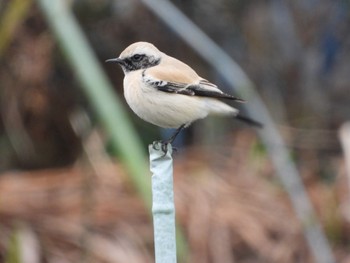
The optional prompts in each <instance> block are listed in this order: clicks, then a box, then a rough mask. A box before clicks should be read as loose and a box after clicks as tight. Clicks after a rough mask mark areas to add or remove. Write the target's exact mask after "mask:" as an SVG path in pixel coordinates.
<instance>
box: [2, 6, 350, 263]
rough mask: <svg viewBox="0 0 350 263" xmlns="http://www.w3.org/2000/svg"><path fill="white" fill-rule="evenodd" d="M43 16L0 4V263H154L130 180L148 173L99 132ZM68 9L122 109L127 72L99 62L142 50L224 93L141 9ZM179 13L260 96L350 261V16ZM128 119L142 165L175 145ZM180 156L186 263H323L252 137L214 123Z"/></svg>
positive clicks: (330, 234)
mask: <svg viewBox="0 0 350 263" xmlns="http://www.w3.org/2000/svg"><path fill="white" fill-rule="evenodd" d="M39 2H40V1H29V0H2V1H1V2H0V107H1V108H0V114H1V115H0V132H1V137H0V156H1V158H0V171H1V174H0V262H128V263H133V262H138V263H140V262H153V261H154V259H153V228H152V221H151V219H150V218H149V215H148V213H149V211H148V208H147V204H146V205H145V202H144V200H143V199H144V198H146V199H147V197H145V194H141V196H140V195H138V194H137V193H138V192H139V191H141V192H142V191H144V192H147V190H141V187H140V186H139V185H137V184H136V187H135V184H133V183H132V182H135V180H130V179H129V176H128V175H130V174H132V173H140V171H143V169H144V167H145V166H142V165H141V164H139V163H140V162H137V163H132V160H131V159H132V154H131V157H130V155H129V157H125V151H126V150H121V149H123V147H120V148H119V147H118V146H120V145H121V144H120V143H119V144H118V143H114V141H113V139H112V138H111V137H110V136H109V131H108V127H107V129H106V128H105V125H101V124H104V123H105V121H104V120H102V117H101V114H99V113H98V112H97V111H96V107H95V106H94V102H93V99H92V96H91V95H87V94H86V91H84V90H83V89H82V84H81V80H79V78H80V77H79V74H80V73H79V72H77V71H76V70H74V69H73V68H72V66H71V64H70V63H71V62H70V60H69V58H67V50H66V49H64V48H63V49H62V46H61V44H59V43H58V41H57V37H56V36H55V34H54V33H53V31H52V29H51V27H50V26H49V23H48V20H47V18H46V16H45V15H44V13H43V9H41V8H40V6H39ZM63 2H64V3H65V5H67V8H69V9H70V10H72V11H73V13H74V15H75V17H76V19H77V20H78V22H79V25H80V26H81V27H82V29H83V31H84V34H85V36H86V37H87V42H88V44H89V45H90V46H91V47H92V49H93V50H92V52H93V53H94V55H96V56H97V58H98V60H99V61H98V62H99V64H100V66H101V67H103V69H104V72H105V73H106V74H107V75H108V78H109V79H110V81H112V83H113V84H114V85H113V87H114V94H116V95H118V96H120V97H121V99H120V101H121V102H122V103H123V104H124V105H125V101H124V99H123V98H122V93H123V90H122V79H123V73H122V71H121V70H120V69H119V68H118V67H117V66H114V65H105V63H104V61H105V60H106V59H108V58H112V57H116V56H118V55H119V53H120V52H121V51H122V50H123V49H124V48H125V47H126V46H128V45H129V44H130V43H132V42H135V41H140V40H142V41H148V42H152V43H154V44H155V45H156V46H157V47H158V48H159V49H160V50H162V51H164V52H166V53H168V54H170V55H172V56H174V57H177V58H179V59H181V60H183V61H185V62H187V63H188V64H190V65H192V67H193V68H195V69H196V70H197V71H198V72H199V73H200V75H201V76H203V77H205V78H207V79H209V80H211V81H212V82H214V83H217V84H219V85H220V86H221V87H222V89H224V90H225V89H228V87H226V84H225V82H224V81H223V80H222V78H221V77H220V76H219V74H218V73H217V72H216V71H215V70H214V69H213V68H211V67H210V66H208V64H207V63H205V62H204V61H203V60H202V59H201V58H200V57H199V56H198V54H196V53H195V52H194V51H193V50H192V49H191V48H190V47H189V46H187V45H186V44H185V43H184V42H183V41H182V40H181V39H180V38H179V37H178V36H177V35H175V33H174V32H173V31H172V30H170V29H169V28H168V27H167V26H166V25H165V24H163V22H161V21H160V20H159V19H158V18H157V17H155V16H154V14H152V13H151V12H150V11H149V10H148V9H147V8H146V7H145V6H144V5H143V4H142V3H141V2H140V1H138V0H71V1H63ZM172 2H173V3H174V4H175V5H176V6H177V7H178V8H179V9H180V10H181V11H182V12H184V13H185V14H186V15H187V16H188V17H189V18H191V19H192V21H193V22H194V23H195V24H197V25H198V26H199V27H200V28H201V29H202V30H204V31H205V32H206V33H207V34H208V35H209V36H210V37H211V38H212V39H213V40H214V41H215V42H216V43H217V44H219V45H220V46H221V47H223V48H224V50H225V51H226V52H227V53H228V54H230V56H232V58H233V59H235V61H236V62H237V63H238V64H239V65H240V66H241V67H242V68H243V69H244V71H245V72H246V73H247V75H248V76H249V78H250V79H251V80H252V81H253V82H254V83H255V85H256V87H257V89H258V92H259V94H260V95H261V97H262V98H263V100H264V102H265V103H266V105H267V107H268V108H269V110H270V112H271V114H272V116H273V118H274V120H275V122H276V123H277V125H278V128H279V130H280V132H281V133H282V135H283V137H284V139H285V140H286V142H287V145H288V149H289V150H290V154H291V156H292V158H293V160H294V161H295V163H296V165H297V167H298V169H299V171H300V174H301V176H302V179H303V181H304V183H305V186H306V188H307V191H308V193H309V195H310V197H311V200H312V203H313V205H314V206H315V208H316V212H317V216H318V217H319V219H320V221H321V223H322V226H323V229H324V231H325V233H326V236H327V238H328V239H329V241H330V244H331V247H332V250H333V253H334V255H335V257H336V259H337V261H338V262H350V249H349V243H350V240H349V239H350V235H349V234H350V233H349V232H350V228H349V226H350V225H349V220H350V219H349V218H350V212H349V189H348V182H347V177H346V173H347V172H348V173H349V172H350V171H346V169H345V157H344V154H343V152H342V148H341V144H340V140H339V136H338V132H339V128H340V127H341V125H342V124H343V123H345V122H346V121H347V120H348V119H349V116H350V107H349V103H350V93H349V91H350V45H349V43H350V27H349V25H350V2H349V1H344V0H342V1H341V0H336V1H330V0H328V1H321V0H307V1H306V0H304V1H303V0H297V1H284V2H282V1H273V0H270V1H252V0H249V1H242V0H241V1H239V0H201V1H199V0H187V1H182V0H173V1H172ZM67 30H68V29H67ZM208 52H210V51H208ZM83 61H84V60H83V59H82V63H83ZM97 89H98V87H97ZM248 104H249V101H248ZM235 106H238V105H235ZM126 110H127V117H128V119H129V120H130V122H131V123H132V124H131V125H130V129H132V128H133V127H134V128H135V131H136V134H137V135H138V137H139V138H140V140H141V142H142V146H141V147H140V149H137V150H135V152H134V153H133V154H137V155H138V156H141V157H137V158H136V157H135V159H137V160H138V159H139V158H142V157H143V158H144V162H146V161H147V156H146V155H145V153H146V147H147V145H148V144H149V143H151V142H152V141H153V140H156V139H159V138H160V137H161V136H164V134H165V133H166V131H160V130H159V129H158V128H156V127H153V126H151V125H150V124H147V123H145V122H143V121H142V120H140V119H138V118H137V117H135V115H134V114H133V113H132V112H131V111H130V110H129V109H126ZM120 111H122V108H120ZM109 117H112V118H113V116H109ZM119 121H120V120H119V119H116V123H118V125H121V124H120V123H121V122H119ZM125 125H126V126H127V127H129V124H125ZM111 129H112V128H111ZM204 131H205V132H204ZM138 137H137V139H135V140H138ZM129 138H130V137H129ZM126 144H127V145H128V144H130V145H132V144H134V142H130V141H126ZM177 144H178V145H177V146H178V147H179V152H178V154H176V155H175V162H174V165H175V172H174V177H175V199H176V209H177V219H178V222H179V224H180V225H181V226H182V227H183V232H184V235H185V237H186V240H187V243H188V257H187V262H193V263H196V262H198V263H199V262H200V263H205V262H208V263H225V262H227V263H229V262H242V263H243V262H245V263H248V262H286V263H288V262H314V259H313V257H312V255H311V253H310V251H309V249H308V247H307V246H306V241H305V240H304V237H303V233H302V227H301V223H300V222H298V220H297V218H296V216H295V213H294V211H293V209H292V206H291V204H290V201H289V199H288V196H287V195H286V193H285V192H284V190H283V188H282V187H281V184H280V182H279V181H278V180H277V178H276V176H275V171H274V169H273V168H272V165H271V162H270V159H269V158H268V156H267V154H266V152H265V150H264V147H263V146H262V144H261V143H260V141H259V139H258V137H257V135H256V134H255V131H254V130H253V129H251V128H249V127H247V126H244V125H242V124H240V123H237V122H232V123H229V122H228V121H227V119H222V118H215V119H213V118H209V119H208V120H203V121H198V122H197V123H195V124H193V125H192V126H191V128H189V129H187V130H186V131H185V132H184V133H183V135H182V137H181V138H180V139H179V140H178V141H177ZM136 146H137V145H136ZM137 165H141V168H140V169H138V170H137V169H136V168H135V170H133V167H134V166H137ZM146 168H147V167H146ZM148 176H149V172H148V170H147V169H144V179H143V180H145V181H147V182H148V180H150V178H149V177H148ZM147 182H142V183H143V184H147ZM146 203H147V202H146Z"/></svg>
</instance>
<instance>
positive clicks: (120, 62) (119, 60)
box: [105, 58, 124, 65]
mask: <svg viewBox="0 0 350 263" xmlns="http://www.w3.org/2000/svg"><path fill="white" fill-rule="evenodd" d="M105 62H108V63H109V62H113V63H118V64H120V65H123V64H124V60H122V59H121V58H111V59H107V60H106V61H105Z"/></svg>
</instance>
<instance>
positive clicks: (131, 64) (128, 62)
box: [122, 54, 160, 72]
mask: <svg viewBox="0 0 350 263" xmlns="http://www.w3.org/2000/svg"><path fill="white" fill-rule="evenodd" d="M135 55H140V56H141V57H140V58H138V57H137V58H135ZM135 55H133V56H130V57H128V58H125V59H124V65H122V67H123V68H124V70H125V71H127V72H129V71H134V70H139V69H145V68H149V67H153V66H156V65H158V64H159V63H160V58H158V59H155V58H154V57H153V56H146V55H143V54H135Z"/></svg>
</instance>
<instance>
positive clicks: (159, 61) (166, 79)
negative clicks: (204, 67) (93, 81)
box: [106, 42, 261, 151]
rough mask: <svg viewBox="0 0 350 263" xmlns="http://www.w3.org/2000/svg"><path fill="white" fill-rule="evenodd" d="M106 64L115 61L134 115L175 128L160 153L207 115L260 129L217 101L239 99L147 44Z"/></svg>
mask: <svg viewBox="0 0 350 263" xmlns="http://www.w3.org/2000/svg"><path fill="white" fill-rule="evenodd" d="M106 62H116V63H118V64H119V65H120V66H121V67H122V69H123V71H124V74H125V77H124V96H125V99H126V102H127V103H128V105H129V106H130V108H131V109H132V110H133V111H134V112H135V113H136V115H138V116H139V117H140V118H141V119H143V120H145V121H147V122H150V123H152V124H154V125H157V126H159V127H162V128H176V129H177V130H176V131H175V133H174V134H173V135H172V136H171V137H170V138H169V139H168V140H165V141H162V149H163V151H166V149H167V144H168V143H172V142H173V141H174V140H175V138H176V136H177V135H178V134H179V132H180V131H181V130H182V129H183V128H185V127H187V126H189V125H190V124H191V123H192V122H194V121H195V120H198V119H203V118H205V117H207V116H208V115H209V114H210V115H215V114H216V115H227V116H232V117H236V118H238V119H240V120H242V121H245V122H247V123H249V124H252V125H255V126H258V127H261V124H260V123H258V122H256V121H254V120H252V119H250V118H247V117H243V116H241V115H240V114H239V111H238V110H237V109H235V108H233V107H231V106H229V105H227V104H226V103H224V102H222V101H221V100H220V99H229V100H234V101H237V102H243V100H242V99H240V98H237V97H234V96H232V95H229V94H226V93H224V92H222V91H221V90H220V89H219V88H218V87H217V86H216V85H215V84H213V83H210V82H209V81H208V80H206V79H203V78H201V77H200V76H198V74H197V73H196V72H195V71H194V70H193V69H192V68H191V67H190V66H188V65H187V64H185V63H183V62H181V61H180V60H178V59H176V58H173V57H171V56H169V55H167V54H165V53H163V52H161V51H160V50H158V49H157V48H156V47H155V46H154V45H152V44H151V43H147V42H136V43H133V44H131V45H130V46H128V47H127V48H126V49H125V50H124V51H123V52H122V53H121V54H120V56H119V57H117V58H113V59H108V60H106Z"/></svg>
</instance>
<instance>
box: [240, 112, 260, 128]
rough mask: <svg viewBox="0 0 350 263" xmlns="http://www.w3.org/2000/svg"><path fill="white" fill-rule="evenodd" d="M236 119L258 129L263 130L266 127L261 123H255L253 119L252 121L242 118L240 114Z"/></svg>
mask: <svg viewBox="0 0 350 263" xmlns="http://www.w3.org/2000/svg"><path fill="white" fill-rule="evenodd" d="M236 119H238V120H240V121H243V122H245V123H247V124H249V125H252V126H255V127H257V128H263V127H264V125H263V124H262V123H261V122H258V121H255V120H253V119H251V118H249V117H246V116H242V115H240V114H238V115H237V116H236Z"/></svg>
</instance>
